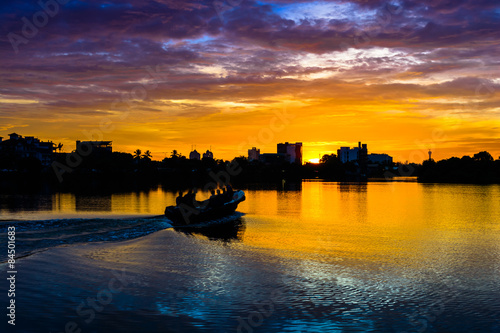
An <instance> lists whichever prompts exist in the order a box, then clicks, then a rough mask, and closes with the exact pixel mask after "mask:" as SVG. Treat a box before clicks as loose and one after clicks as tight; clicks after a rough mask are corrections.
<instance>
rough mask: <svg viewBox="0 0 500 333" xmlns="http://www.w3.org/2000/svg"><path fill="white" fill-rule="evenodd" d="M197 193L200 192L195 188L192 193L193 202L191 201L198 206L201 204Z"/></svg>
mask: <svg viewBox="0 0 500 333" xmlns="http://www.w3.org/2000/svg"><path fill="white" fill-rule="evenodd" d="M196 193H198V190H197V189H194V190H193V194H192V195H191V202H190V203H189V204H190V205H192V206H193V207H198V205H199V202H198V201H196Z"/></svg>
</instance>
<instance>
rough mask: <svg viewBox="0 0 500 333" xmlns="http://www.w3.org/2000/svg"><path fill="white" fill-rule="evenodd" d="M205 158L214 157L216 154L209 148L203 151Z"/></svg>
mask: <svg viewBox="0 0 500 333" xmlns="http://www.w3.org/2000/svg"><path fill="white" fill-rule="evenodd" d="M203 158H212V159H213V158H214V154H213V153H212V152H211V151H210V150H207V151H206V152H204V153H203Z"/></svg>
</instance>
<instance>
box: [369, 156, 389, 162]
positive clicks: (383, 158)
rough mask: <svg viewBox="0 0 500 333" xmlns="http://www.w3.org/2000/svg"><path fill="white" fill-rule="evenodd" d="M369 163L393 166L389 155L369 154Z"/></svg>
mask: <svg viewBox="0 0 500 333" xmlns="http://www.w3.org/2000/svg"><path fill="white" fill-rule="evenodd" d="M368 161H369V162H370V163H378V164H391V163H392V156H389V155H387V154H368Z"/></svg>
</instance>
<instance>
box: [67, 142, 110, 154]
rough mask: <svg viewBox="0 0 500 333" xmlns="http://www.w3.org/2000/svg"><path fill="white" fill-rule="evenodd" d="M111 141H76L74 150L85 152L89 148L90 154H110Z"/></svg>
mask: <svg viewBox="0 0 500 333" xmlns="http://www.w3.org/2000/svg"><path fill="white" fill-rule="evenodd" d="M111 144H112V141H80V140H77V141H76V149H77V150H80V149H82V150H84V151H87V150H89V149H90V148H91V149H92V153H98V154H103V153H104V154H105V153H112V152H113V148H112V146H111Z"/></svg>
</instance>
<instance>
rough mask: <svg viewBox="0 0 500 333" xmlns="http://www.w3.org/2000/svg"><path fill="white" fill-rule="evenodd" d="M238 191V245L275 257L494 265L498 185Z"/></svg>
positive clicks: (111, 205) (71, 212)
mask: <svg viewBox="0 0 500 333" xmlns="http://www.w3.org/2000/svg"><path fill="white" fill-rule="evenodd" d="M245 192H246V196H247V200H246V201H244V202H243V203H241V204H240V206H239V207H238V211H240V212H242V213H245V215H244V216H243V217H242V223H243V224H244V232H241V233H240V234H241V235H242V237H241V238H242V242H243V244H244V246H251V247H254V248H256V249H258V250H262V251H267V252H273V253H274V254H276V255H279V256H288V257H289V256H299V257H304V256H305V257H310V258H314V259H317V260H326V261H332V260H338V261H342V260H348V259H352V260H363V261H364V262H374V263H378V264H382V263H397V264H399V265H408V266H413V265H424V264H425V265H431V266H432V265H439V266H440V267H443V265H444V266H446V265H450V266H453V265H455V264H463V263H464V262H470V261H475V262H490V263H491V262H492V263H493V264H496V265H498V264H499V258H500V245H499V244H500V187H499V186H498V185H492V186H477V185H446V184H418V183H412V182H407V183H406V182H392V183H391V182H380V183H375V182H373V183H368V184H355V183H333V182H303V183H302V184H299V186H297V187H296V190H292V191H290V190H288V191H283V190H276V189H273V190H246V191H245ZM206 196H207V194H206V193H200V195H199V197H200V199H201V198H203V197H206ZM175 197H176V193H173V192H169V191H164V190H162V189H161V188H158V189H154V190H151V191H143V192H133V193H116V194H109V195H98V196H96V195H82V194H71V193H58V194H54V195H49V196H32V197H29V196H21V197H16V198H8V200H2V201H3V202H4V203H2V206H1V207H0V213H1V214H2V218H3V216H6V217H5V218H9V217H10V218H30V219H41V217H40V216H42V215H40V214H41V213H43V212H47V214H48V216H49V218H66V217H68V216H70V217H75V216H77V217H84V218H85V217H89V216H93V215H97V216H101V215H106V216H108V215H109V216H115V215H162V214H163V211H164V209H165V206H167V205H171V204H173V203H174V202H175ZM9 205H10V206H9ZM26 212H28V213H26ZM23 213H26V214H25V216H23ZM30 214H31V215H30ZM43 218H44V219H45V218H47V217H45V215H43ZM235 246H238V245H235ZM443 263H445V264H443Z"/></svg>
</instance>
